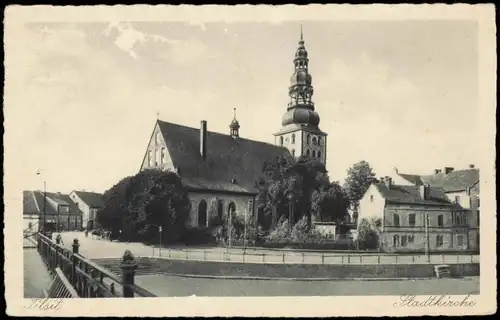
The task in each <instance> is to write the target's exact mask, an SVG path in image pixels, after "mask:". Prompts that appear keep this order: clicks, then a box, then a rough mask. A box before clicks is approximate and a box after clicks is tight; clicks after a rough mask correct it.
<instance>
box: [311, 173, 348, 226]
mask: <svg viewBox="0 0 500 320" xmlns="http://www.w3.org/2000/svg"><path fill="white" fill-rule="evenodd" d="M348 208H349V198H348V196H347V194H346V193H345V191H344V189H343V188H342V187H341V186H340V185H339V184H338V182H332V183H330V184H328V186H327V187H326V188H320V189H318V190H314V192H313V194H312V198H311V209H312V212H313V214H314V215H315V216H316V217H318V218H319V220H321V221H335V222H338V221H342V220H344V218H345V216H346V215H347V209H348Z"/></svg>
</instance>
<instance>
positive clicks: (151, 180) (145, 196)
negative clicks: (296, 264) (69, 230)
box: [97, 170, 190, 242]
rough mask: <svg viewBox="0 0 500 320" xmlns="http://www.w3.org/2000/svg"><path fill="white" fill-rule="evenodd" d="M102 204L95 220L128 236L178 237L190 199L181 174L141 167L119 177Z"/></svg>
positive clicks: (149, 237) (128, 238) (143, 239)
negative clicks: (123, 177) (136, 171)
mask: <svg viewBox="0 0 500 320" xmlns="http://www.w3.org/2000/svg"><path fill="white" fill-rule="evenodd" d="M103 199H104V208H103V209H101V210H100V211H99V212H98V214H97V221H98V222H99V223H100V224H101V225H102V226H103V227H104V228H108V229H112V230H115V231H116V230H117V229H118V230H122V237H123V238H125V239H127V240H141V241H151V240H156V239H158V238H159V237H158V232H159V227H160V226H161V227H162V229H163V237H162V239H164V241H165V242H173V241H176V240H178V239H179V237H180V235H181V233H182V232H183V231H184V228H185V222H186V220H187V218H188V217H189V210H190V201H189V197H188V193H187V191H186V190H185V188H184V187H183V185H182V181H181V179H180V177H179V176H178V175H177V174H175V173H173V172H168V171H167V172H164V171H161V170H144V171H141V172H139V173H137V174H136V175H135V176H132V177H127V178H125V179H122V180H121V181H120V182H118V184H116V185H115V186H113V187H112V188H111V189H109V190H108V191H106V192H105V193H104V196H103Z"/></svg>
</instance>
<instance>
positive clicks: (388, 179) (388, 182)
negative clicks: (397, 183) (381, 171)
mask: <svg viewBox="0 0 500 320" xmlns="http://www.w3.org/2000/svg"><path fill="white" fill-rule="evenodd" d="M384 183H385V186H386V187H387V189H390V188H391V186H392V178H391V177H385V178H384Z"/></svg>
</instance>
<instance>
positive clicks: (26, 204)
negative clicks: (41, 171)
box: [23, 191, 82, 215]
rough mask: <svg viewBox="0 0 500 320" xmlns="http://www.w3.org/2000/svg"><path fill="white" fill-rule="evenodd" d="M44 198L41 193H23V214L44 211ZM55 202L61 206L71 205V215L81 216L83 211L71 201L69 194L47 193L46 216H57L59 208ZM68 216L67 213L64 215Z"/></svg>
mask: <svg viewBox="0 0 500 320" xmlns="http://www.w3.org/2000/svg"><path fill="white" fill-rule="evenodd" d="M44 200H45V199H44V196H43V192H41V191H23V214H38V213H42V212H43V210H44ZM54 202H55V203H57V204H61V205H69V208H70V209H69V214H70V215H81V214H82V211H81V210H80V209H78V207H77V206H76V204H75V203H74V202H73V201H71V198H70V197H69V195H67V194H60V193H53V192H47V201H46V202H45V214H47V215H57V207H56V206H55V205H54ZM64 214H67V213H64Z"/></svg>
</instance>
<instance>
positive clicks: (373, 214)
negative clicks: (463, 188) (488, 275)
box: [358, 177, 479, 251]
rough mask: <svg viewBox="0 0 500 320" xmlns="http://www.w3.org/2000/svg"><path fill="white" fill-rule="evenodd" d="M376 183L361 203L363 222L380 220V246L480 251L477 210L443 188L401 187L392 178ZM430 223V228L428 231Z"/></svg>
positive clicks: (399, 249) (411, 249)
mask: <svg viewBox="0 0 500 320" xmlns="http://www.w3.org/2000/svg"><path fill="white" fill-rule="evenodd" d="M380 180H381V182H379V183H373V184H372V185H371V186H370V187H369V188H368V190H367V191H366V193H365V194H364V196H363V198H362V199H361V200H360V203H359V221H358V223H359V222H361V220H362V219H371V218H375V219H380V222H381V238H380V243H379V245H380V247H381V248H382V249H383V250H385V251H424V250H425V249H426V246H427V243H428V244H429V245H428V246H429V249H430V250H431V251H450V250H452V251H453V250H476V249H478V248H479V228H478V219H477V217H476V211H471V210H468V209H467V208H463V207H462V206H461V205H460V203H459V202H455V201H451V200H450V198H449V196H448V195H447V194H446V193H445V191H444V189H443V188H442V187H437V186H432V185H428V184H419V185H412V184H406V185H399V184H395V183H394V182H393V180H392V178H391V177H384V178H381V179H380ZM426 220H427V221H428V222H427V228H426Z"/></svg>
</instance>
